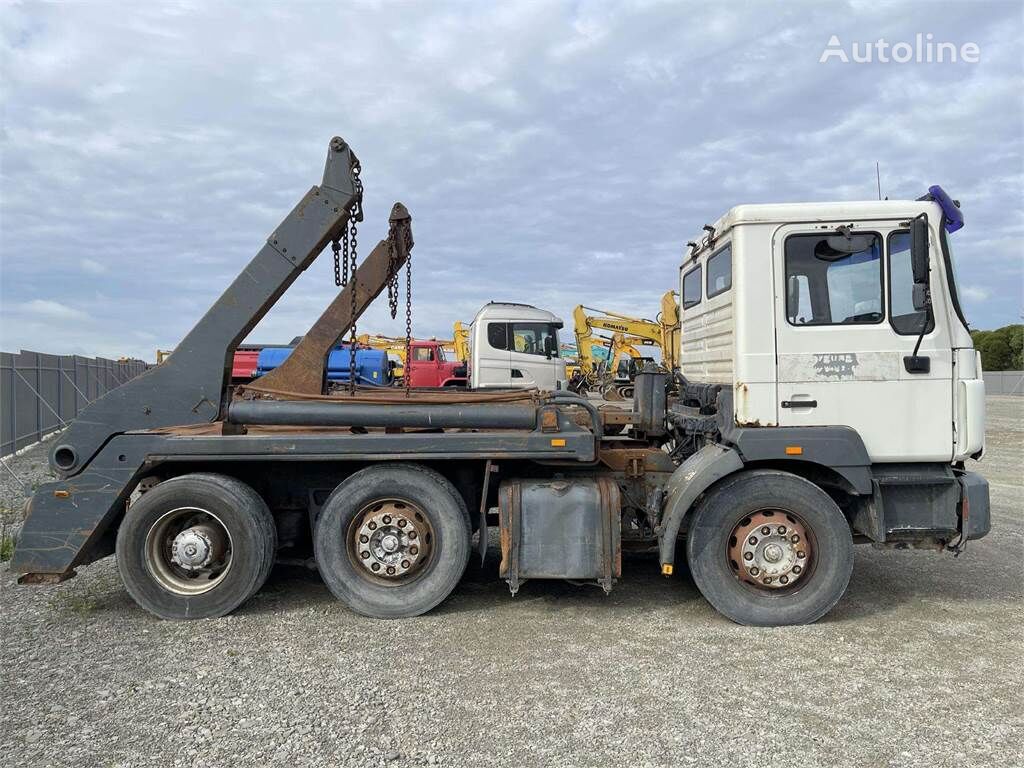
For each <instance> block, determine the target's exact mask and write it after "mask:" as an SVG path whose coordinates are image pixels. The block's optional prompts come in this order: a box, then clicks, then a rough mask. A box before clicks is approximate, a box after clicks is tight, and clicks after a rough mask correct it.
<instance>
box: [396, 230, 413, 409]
mask: <svg viewBox="0 0 1024 768" xmlns="http://www.w3.org/2000/svg"><path fill="white" fill-rule="evenodd" d="M403 240H404V244H405V396H406V397H409V386H410V385H409V380H410V376H409V354H410V352H412V349H411V346H412V242H411V241H412V237H411V233H410V232H409V229H408V226H406V227H403ZM395 282H396V285H397V282H398V276H397V275H396V276H395ZM396 293H397V287H396ZM395 301H396V302H397V301H398V298H397V296H396V298H395Z"/></svg>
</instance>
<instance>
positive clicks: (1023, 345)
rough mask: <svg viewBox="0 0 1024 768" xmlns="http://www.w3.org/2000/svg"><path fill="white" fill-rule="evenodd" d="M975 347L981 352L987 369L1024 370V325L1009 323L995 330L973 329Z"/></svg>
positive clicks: (972, 336)
mask: <svg viewBox="0 0 1024 768" xmlns="http://www.w3.org/2000/svg"><path fill="white" fill-rule="evenodd" d="M971 338H972V339H973V340H974V348H975V349H977V350H978V351H979V352H981V365H982V367H983V368H984V369H985V370H986V371H1020V370H1024V325H1020V324H1016V325H1007V326H1004V327H1002V328H998V329H996V330H994V331H972V332H971Z"/></svg>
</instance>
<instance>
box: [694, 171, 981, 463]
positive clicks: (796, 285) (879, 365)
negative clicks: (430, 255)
mask: <svg viewBox="0 0 1024 768" xmlns="http://www.w3.org/2000/svg"><path fill="white" fill-rule="evenodd" d="M915 222H916V223H917V225H918V235H919V237H920V238H921V239H922V240H923V241H924V242H922V244H921V245H922V248H923V249H926V250H922V251H921V253H922V254H926V255H927V263H926V264H922V270H921V271H922V272H923V274H918V275H917V279H916V280H915V274H914V269H913V264H912V262H913V259H912V229H913V227H912V223H915ZM962 222H963V218H962V216H961V215H960V212H959V209H958V207H957V206H956V204H955V203H953V201H952V200H950V199H949V198H948V196H947V195H946V194H945V192H943V191H942V190H941V188H939V187H932V189H931V190H930V193H929V195H928V196H926V197H925V198H922V199H920V200H906V201H896V200H884V201H870V202H850V203H793V204H779V205H741V206H737V207H735V208H733V209H732V210H730V211H729V212H728V213H726V214H725V215H724V216H723V217H722V218H720V219H719V220H718V221H717V222H715V224H714V225H713V226H712V227H709V228H708V229H707V231H708V232H709V233H710V235H709V236H706V237H704V238H702V240H701V241H700V242H699V243H697V244H695V247H692V248H691V254H690V255H689V258H686V259H684V262H683V264H682V267H681V269H680V295H681V296H682V329H683V332H682V357H681V372H682V374H683V375H684V376H686V377H687V378H688V379H690V380H691V381H700V382H717V383H728V384H729V386H731V387H732V388H733V408H734V416H735V423H736V424H737V425H739V426H762V427H769V426H779V427H809V426H824V425H828V426H837V425H842V426H846V427H850V428H852V429H853V430H855V431H856V432H857V433H858V434H859V435H860V438H861V439H862V440H863V442H864V446H865V448H866V449H867V453H868V456H869V457H870V458H871V460H872V462H879V463H882V462H946V463H950V462H958V461H963V460H965V459H966V458H968V457H972V456H973V457H980V455H981V453H982V451H983V450H984V437H985V424H984V420H985V392H984V382H983V380H982V375H981V361H980V357H979V355H978V353H976V352H975V350H974V348H973V344H972V342H971V337H970V334H969V333H968V329H967V323H966V320H965V319H964V317H963V313H962V310H961V308H960V302H959V299H958V295H957V285H956V273H955V267H954V264H953V261H952V258H953V257H952V253H951V246H950V243H949V238H948V235H949V234H950V233H951V232H954V231H956V230H957V229H959V228H960V226H962ZM768 285H770V286H772V290H765V286H768ZM915 297H916V298H915ZM925 301H927V302H928V304H929V305H930V306H929V307H928V308H926V307H924V302H925ZM915 302H916V303H915ZM922 330H923V331H924V333H923V334H922Z"/></svg>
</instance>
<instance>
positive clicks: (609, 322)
mask: <svg viewBox="0 0 1024 768" xmlns="http://www.w3.org/2000/svg"><path fill="white" fill-rule="evenodd" d="M572 314H573V322H574V324H575V333H576V349H577V351H578V353H579V358H578V365H579V370H578V372H577V373H576V375H575V377H574V379H573V381H571V382H570V388H572V389H574V390H576V391H587V390H590V389H601V390H602V392H603V393H604V394H605V396H606V397H607V396H608V395H609V393H610V392H612V391H615V393H616V394H617V395H618V396H620V397H621V396H624V397H628V396H631V395H632V391H631V390H632V380H633V378H634V377H635V376H636V373H637V366H636V365H632V364H631V365H629V366H628V368H627V370H626V372H625V381H623V376H622V375H621V374H620V375H618V376H617V374H618V372H619V367H620V363H621V362H622V360H623V359H624V358H623V356H624V355H628V356H629V357H630V358H633V359H634V360H636V359H643V358H644V356H643V355H641V354H640V353H639V350H638V349H637V347H638V346H650V347H658V348H659V349H660V350H661V365H662V367H664V368H665V369H666V370H668V371H674V370H675V369H676V368H678V367H679V343H680V318H679V304H678V302H677V301H676V293H675V292H674V291H666V292H665V294H664V295H663V296H662V297H661V309H660V311H659V312H658V316H657V319H656V320H648V319H645V318H637V317H630V316H629V315H623V314H620V313H618V312H609V311H607V310H603V309H594V308H593V307H587V306H584V305H582V304H580V305H578V306H577V307H576V309H574V310H573V313H572ZM597 330H602V331H610V332H611V333H612V337H611V338H610V339H608V338H605V337H601V336H598V335H596V334H595V331H597ZM609 344H610V345H611V348H610V349H609V355H608V362H609V365H608V367H604V366H603V365H599V364H598V363H597V361H596V359H595V357H594V353H593V350H594V347H596V346H598V345H601V346H608V345H609ZM616 378H619V381H618V382H616V381H615V379H616ZM614 385H617V386H614Z"/></svg>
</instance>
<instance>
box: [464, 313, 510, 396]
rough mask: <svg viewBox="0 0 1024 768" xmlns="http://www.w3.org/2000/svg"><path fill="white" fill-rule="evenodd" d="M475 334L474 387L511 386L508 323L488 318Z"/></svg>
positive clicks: (473, 356) (473, 355)
mask: <svg viewBox="0 0 1024 768" xmlns="http://www.w3.org/2000/svg"><path fill="white" fill-rule="evenodd" d="M485 325H486V327H484V328H482V329H481V331H480V332H479V333H478V334H477V335H476V336H475V339H474V345H473V350H472V354H471V357H472V362H471V364H472V367H473V386H474V387H505V388H507V387H511V386H516V385H515V384H514V383H513V382H512V373H511V372H512V363H511V359H510V353H509V349H508V348H509V342H508V335H509V334H508V323H506V322H504V321H495V320H488V321H487V322H486V324H485Z"/></svg>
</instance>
